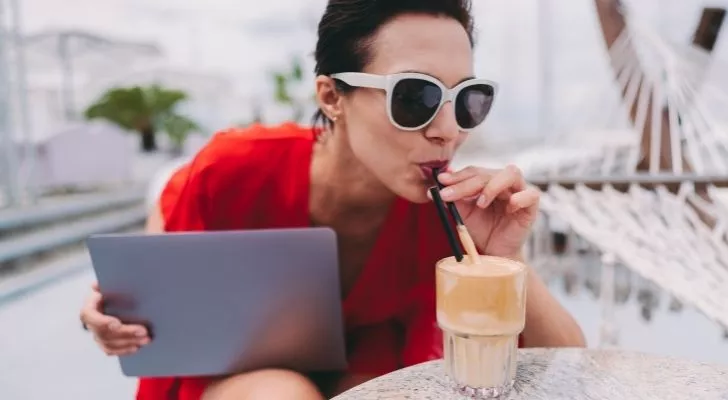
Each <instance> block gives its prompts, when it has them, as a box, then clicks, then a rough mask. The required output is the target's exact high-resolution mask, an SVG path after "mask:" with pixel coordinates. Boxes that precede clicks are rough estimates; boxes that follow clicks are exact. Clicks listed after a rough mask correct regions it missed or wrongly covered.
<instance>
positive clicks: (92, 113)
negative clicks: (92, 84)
mask: <svg viewBox="0 0 728 400" xmlns="http://www.w3.org/2000/svg"><path fill="white" fill-rule="evenodd" d="M187 98H188V96H187V94H186V93H185V92H183V91H181V90H176V89H168V88H164V87H162V86H160V85H157V84H154V85H150V86H145V87H142V86H133V87H115V88H111V89H109V90H107V91H106V92H105V93H104V94H103V95H102V96H101V98H100V99H99V100H97V101H96V102H95V103H93V104H91V105H90V106H89V107H88V108H87V109H86V111H85V113H84V114H85V117H86V119H88V120H93V119H97V118H98V119H105V120H107V121H109V122H112V123H114V124H116V125H118V126H119V127H121V128H122V129H125V130H128V131H135V132H137V133H139V135H140V138H141V149H142V151H145V152H151V151H155V150H156V149H157V142H156V133H157V132H158V131H159V130H160V129H162V130H165V131H167V133H168V134H169V135H170V138H171V139H172V141H173V143H175V144H178V143H182V142H184V140H185V138H186V137H187V136H188V135H189V134H190V133H191V132H192V131H195V130H198V129H199V127H198V126H197V124H196V123H195V122H194V121H192V120H191V119H189V118H187V117H185V116H182V115H180V114H178V113H177V112H176V111H175V109H176V107H177V106H178V105H179V104H180V103H182V102H183V101H185V100H187ZM169 128H171V132H170V131H169V130H168V129H169ZM180 141H181V142H180Z"/></svg>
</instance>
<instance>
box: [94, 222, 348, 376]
mask: <svg viewBox="0 0 728 400" xmlns="http://www.w3.org/2000/svg"><path fill="white" fill-rule="evenodd" d="M87 245H88V249H89V252H90V254H91V259H92V261H93V268H94V270H95V272H96V276H97V279H98V282H99V286H100V289H101V292H102V294H103V295H104V299H105V310H106V312H107V313H108V314H110V315H115V316H118V317H119V318H120V319H121V320H122V321H125V322H129V323H141V324H144V325H146V326H147V327H148V328H149V329H150V332H151V335H152V342H151V343H150V344H149V345H147V346H145V347H143V348H142V349H140V350H139V351H138V352H137V353H136V354H133V355H130V356H124V357H120V358H119V360H120V364H121V368H122V371H123V373H124V374H125V375H127V376H148V377H153V376H190V375H193V376H209V375H224V374H232V373H238V372H244V371H250V370H255V369H260V368H287V369H292V370H296V371H300V372H314V371H335V370H341V369H344V368H345V367H346V355H345V345H344V325H343V317H342V308H341V298H340V296H341V294H340V293H341V292H340V284H339V270H338V257H337V248H336V236H335V233H334V232H333V231H332V230H331V229H328V228H300V229H273V230H251V231H228V232H205V233H168V234H161V235H134V234H118V235H116V234H114V235H95V236H92V237H90V238H89V239H88V240H87Z"/></svg>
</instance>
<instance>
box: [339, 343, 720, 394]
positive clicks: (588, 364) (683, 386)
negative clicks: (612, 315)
mask: <svg viewBox="0 0 728 400" xmlns="http://www.w3.org/2000/svg"><path fill="white" fill-rule="evenodd" d="M726 362H728V360H726ZM462 398H463V397H462V396H458V395H457V394H455V393H454V392H453V391H452V390H451V389H450V388H448V387H446V386H445V383H444V381H443V366H442V360H437V361H429V362H426V363H422V364H419V365H415V366H412V367H408V368H404V369H401V370H398V371H395V372H392V373H390V374H387V375H384V376H381V377H379V378H376V379H373V380H371V381H369V382H367V383H365V384H363V385H360V386H357V387H355V388H353V389H351V390H349V391H347V392H344V393H342V394H341V395H339V396H337V397H335V398H334V399H332V400H373V399H397V400H399V399H415V400H417V399H419V400H425V399H433V400H434V399H436V400H442V399H462ZM503 399H504V400H515V399H518V400H520V399H529V400H540V399H549V400H552V399H553V400H557V399H578V400H592V399H605V400H606V399H609V400H612V399H625V400H626V399H655V400H671V399H716V400H728V365H716V364H706V363H700V362H694V361H688V360H682V359H676V358H668V357H660V356H655V355H648V354H642V353H633V352H626V351H620V350H595V349H571V348H568V349H521V350H519V352H518V372H517V378H516V383H515V385H514V388H513V390H511V392H510V393H509V394H508V395H506V396H504V397H503Z"/></svg>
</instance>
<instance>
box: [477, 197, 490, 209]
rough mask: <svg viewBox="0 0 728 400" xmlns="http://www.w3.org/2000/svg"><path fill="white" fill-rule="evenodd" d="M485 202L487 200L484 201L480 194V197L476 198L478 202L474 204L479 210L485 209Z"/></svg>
mask: <svg viewBox="0 0 728 400" xmlns="http://www.w3.org/2000/svg"><path fill="white" fill-rule="evenodd" d="M486 201H487V200H486V198H485V195H482V194H481V195H480V196H479V197H478V201H477V202H476V204H477V205H478V207H480V208H485V205H486Z"/></svg>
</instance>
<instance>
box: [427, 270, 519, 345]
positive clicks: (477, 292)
mask: <svg viewBox="0 0 728 400" xmlns="http://www.w3.org/2000/svg"><path fill="white" fill-rule="evenodd" d="M437 281H438V282H437V290H438V293H437V319H438V323H439V324H440V325H444V326H443V327H447V328H448V329H451V330H453V331H457V332H460V333H467V334H475V335H486V336H498V335H512V334H515V333H516V332H520V331H521V330H523V325H524V323H525V318H524V316H523V307H524V304H525V300H526V299H525V284H526V271H525V267H524V265H523V264H521V263H518V262H515V261H510V260H506V259H502V258H497V257H488V256H481V263H480V264H466V263H459V262H457V261H456V260H455V259H445V260H443V261H442V262H441V263H440V264H439V268H438V269H437Z"/></svg>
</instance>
